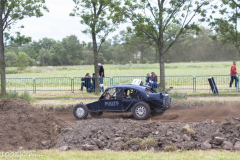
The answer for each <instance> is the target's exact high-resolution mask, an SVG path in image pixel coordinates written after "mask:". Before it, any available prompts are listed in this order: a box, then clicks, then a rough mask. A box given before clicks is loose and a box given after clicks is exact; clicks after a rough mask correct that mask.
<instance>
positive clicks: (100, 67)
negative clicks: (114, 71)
mask: <svg viewBox="0 0 240 160" xmlns="http://www.w3.org/2000/svg"><path fill="white" fill-rule="evenodd" d="M98 67H99V80H100V84H103V78H104V68H103V66H102V64H101V63H98Z"/></svg>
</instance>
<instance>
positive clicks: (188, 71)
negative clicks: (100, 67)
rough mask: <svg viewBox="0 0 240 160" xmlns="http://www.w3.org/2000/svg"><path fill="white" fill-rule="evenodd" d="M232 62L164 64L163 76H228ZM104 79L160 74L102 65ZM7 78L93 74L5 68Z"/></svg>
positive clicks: (78, 69)
mask: <svg viewBox="0 0 240 160" xmlns="http://www.w3.org/2000/svg"><path fill="white" fill-rule="evenodd" d="M231 65H232V62H193V63H165V74H166V76H170V75H192V76H198V75H229V74H230V67H231ZM104 70H105V77H113V76H145V75H146V74H147V73H150V72H152V71H154V72H155V73H156V74H157V75H159V74H160V69H159V64H157V63H156V64H127V65H104ZM6 71H7V73H9V74H7V75H6V77H7V78H36V77H71V78H74V77H83V76H85V74H86V73H91V74H92V73H93V72H94V68H93V65H89V66H62V67H61V66H59V67H37V68H36V67H29V68H28V69H26V70H25V71H23V72H20V73H19V72H17V68H14V67H7V69H6Z"/></svg>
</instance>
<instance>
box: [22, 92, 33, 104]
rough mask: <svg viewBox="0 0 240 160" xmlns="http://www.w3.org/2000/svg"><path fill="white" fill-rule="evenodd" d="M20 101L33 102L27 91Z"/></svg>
mask: <svg viewBox="0 0 240 160" xmlns="http://www.w3.org/2000/svg"><path fill="white" fill-rule="evenodd" d="M19 98H20V99H23V100H25V101H27V102H30V101H31V100H32V97H31V96H30V95H29V93H28V92H27V91H24V92H23V93H22V94H21V95H20V96H19Z"/></svg>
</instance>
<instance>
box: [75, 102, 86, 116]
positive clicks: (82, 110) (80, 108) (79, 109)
mask: <svg viewBox="0 0 240 160" xmlns="http://www.w3.org/2000/svg"><path fill="white" fill-rule="evenodd" d="M73 115H74V117H75V118H76V119H85V118H86V117H87V116H88V108H87V106H85V105H84V104H78V105H76V106H75V107H74V108H73Z"/></svg>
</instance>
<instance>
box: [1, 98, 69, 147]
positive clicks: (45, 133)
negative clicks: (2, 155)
mask: <svg viewBox="0 0 240 160" xmlns="http://www.w3.org/2000/svg"><path fill="white" fill-rule="evenodd" d="M63 127H67V124H66V122H64V121H63V120H60V119H57V118H55V116H54V115H53V114H52V113H48V112H44V111H41V110H39V109H37V108H35V107H33V106H32V105H31V104H30V103H28V102H26V101H24V100H21V99H13V100H9V99H2V100H1V101H0V144H1V145H0V150H1V151H4V150H19V149H24V150H28V149H49V148H51V147H53V146H55V144H56V142H57V139H56V134H57V133H58V132H61V128H63Z"/></svg>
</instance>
